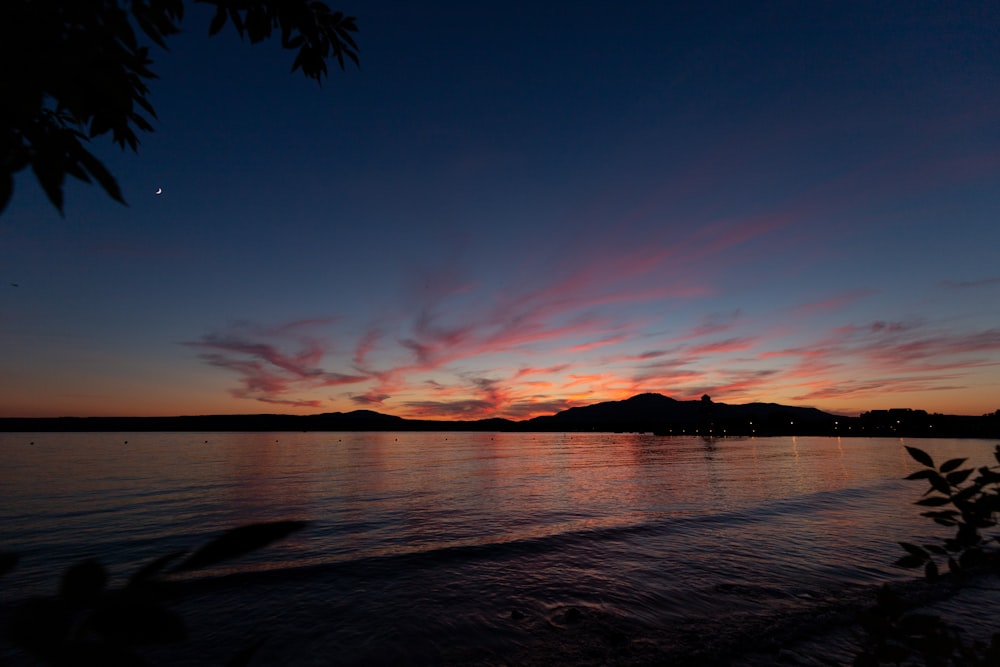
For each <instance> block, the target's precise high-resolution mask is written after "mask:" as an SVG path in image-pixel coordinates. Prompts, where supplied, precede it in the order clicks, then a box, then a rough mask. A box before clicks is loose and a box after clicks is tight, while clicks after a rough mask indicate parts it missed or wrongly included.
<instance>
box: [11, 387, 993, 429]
mask: <svg viewBox="0 0 1000 667" xmlns="http://www.w3.org/2000/svg"><path fill="white" fill-rule="evenodd" d="M5 431H6V432H45V431H48V432H54V431H67V432H74V431H89V432H100V431H109V432H113V431H119V432H120V431H243V432H249V431H496V432H501V431H508V432H517V431H525V432H530V431H535V432H538V431H548V432H569V431H602V432H617V431H623V432H641V433H654V434H658V435H700V436H707V437H727V436H747V435H751V436H766V435H837V436H892V437H901V436H907V437H920V436H933V437H977V438H994V437H1000V410H998V411H997V412H996V413H993V414H988V415H983V416H982V417H972V416H958V415H939V414H933V415H930V414H928V413H927V412H925V411H923V410H909V409H896V410H872V411H871V412H866V413H862V414H861V416H860V417H845V416H839V415H834V414H831V413H828V412H823V411H822V410H817V409H816V408H805V407H795V406H789V405H781V404H778V403H745V404H734V405H730V404H728V403H716V402H714V401H712V399H711V398H710V397H709V396H707V395H706V396H702V398H701V400H692V401H679V400H677V399H674V398H670V397H668V396H663V395H662V394H653V393H647V394H638V395H636V396H632V397H631V398H627V399H625V400H621V401H604V402H601V403H595V404H593V405H587V406H581V407H575V408H569V409H568V410H563V411H561V412H557V413H556V414H553V415H546V416H542V417H534V418H533V419H527V420H524V421H512V420H509V419H501V418H496V417H495V418H491V419H479V420H466V421H454V420H452V421H446V420H430V419H405V418H403V417H397V416H394V415H387V414H383V413H381V412H375V411H373V410H354V411H351V412H327V413H322V414H316V415H281V414H257V415H199V416H180V417H53V418H20V417H7V418H0V432H5Z"/></svg>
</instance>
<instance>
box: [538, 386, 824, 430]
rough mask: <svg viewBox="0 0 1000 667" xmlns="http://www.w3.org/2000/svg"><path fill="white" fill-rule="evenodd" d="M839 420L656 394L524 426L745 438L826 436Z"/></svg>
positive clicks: (783, 408) (807, 411)
mask: <svg viewBox="0 0 1000 667" xmlns="http://www.w3.org/2000/svg"><path fill="white" fill-rule="evenodd" d="M841 419H843V417H838V416H837V415H832V414H829V413H827V412H823V411H821V410H817V409H816V408H798V407H792V406H787V405H779V404H777V403H748V404H745V405H729V404H727V403H715V402H713V401H712V400H710V399H708V398H707V397H705V398H703V399H702V400H700V401H678V400H676V399H673V398H669V397H667V396H663V395H662V394H639V395H637V396H633V397H631V398H627V399H625V400H623V401H608V402H605V403H596V404H594V405H588V406H584V407H578V408H570V409H569V410H564V411H562V412H559V413H557V414H554V415H551V416H546V417H535V418H534V419H531V420H528V422H527V424H529V425H531V426H532V427H534V428H533V429H532V430H543V431H550V430H560V431H565V430H569V431H580V430H587V431H590V430H594V431H643V432H646V431H652V432H655V433H674V434H680V433H694V432H695V431H697V432H698V433H700V434H703V435H706V434H709V433H711V434H713V435H722V434H723V433H731V434H737V433H741V434H749V433H759V434H763V433H787V432H789V431H795V432H798V433H803V434H805V433H815V432H826V431H827V430H829V429H831V428H832V427H833V426H834V424H835V422H837V421H838V420H841Z"/></svg>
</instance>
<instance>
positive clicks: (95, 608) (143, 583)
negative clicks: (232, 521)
mask: <svg viewBox="0 0 1000 667" xmlns="http://www.w3.org/2000/svg"><path fill="white" fill-rule="evenodd" d="M305 526H306V523H305V522H304V521H274V522H268V523H256V524H250V525H246V526H240V527H238V528H234V529H232V530H229V531H227V532H226V533H223V534H222V535H221V536H219V537H218V538H216V539H214V540H212V541H210V542H208V543H207V544H205V545H203V546H202V547H201V548H199V549H198V550H196V551H195V552H194V553H193V554H192V555H191V556H190V557H189V558H187V559H185V560H183V561H181V563H180V564H179V565H178V566H176V567H174V568H173V569H172V570H169V571H168V572H167V573H166V574H164V571H165V570H166V567H167V566H168V565H169V564H170V563H172V562H174V561H176V560H177V559H179V558H181V557H183V556H184V552H177V553H172V554H168V555H166V556H162V557H160V558H157V559H156V560H154V561H153V562H152V563H149V564H148V565H146V566H144V567H142V568H140V569H139V570H138V571H136V572H135V573H134V574H133V575H132V576H131V577H130V578H129V579H128V582H127V583H126V584H125V585H124V586H122V587H121V588H119V589H117V590H112V589H109V588H108V573H107V570H106V569H105V568H104V566H103V565H102V564H101V563H100V562H98V561H97V560H94V559H88V560H85V561H82V562H80V563H77V564H75V565H72V566H70V567H69V568H67V569H66V571H65V572H64V573H63V576H62V579H61V580H60V583H59V589H58V593H57V594H56V595H52V596H45V597H34V598H30V599H28V600H26V601H25V602H23V603H22V604H21V605H20V606H18V607H17V608H15V609H14V611H13V613H12V615H11V618H10V620H9V622H8V624H7V627H6V631H7V633H8V636H9V637H10V639H11V641H12V642H13V643H14V644H15V645H16V646H18V647H20V648H21V649H23V650H25V651H27V652H28V653H31V654H33V655H34V656H36V657H38V658H41V659H43V660H45V661H47V662H49V663H50V664H53V665H70V664H72V665H78V664H93V665H142V664H143V660H142V657H141V655H140V654H139V653H138V652H137V651H136V649H137V648H139V647H141V646H146V645H150V644H164V643H172V642H177V641H181V640H183V639H185V638H186V637H187V629H186V627H185V625H184V621H183V620H182V619H181V618H180V616H178V615H177V614H176V613H175V612H174V611H172V610H171V609H169V608H168V607H167V606H166V604H165V598H166V597H167V593H168V592H169V591H170V588H171V587H170V583H171V581H170V580H169V578H168V577H169V574H170V573H174V572H190V571H193V570H198V569H201V568H204V567H208V566H210V565H215V564H218V563H221V562H224V561H226V560H230V559H232V558H236V557H238V556H242V555H244V554H247V553H249V552H251V551H255V550H257V549H260V548H262V547H264V546H266V545H268V544H271V543H273V542H275V541H276V540H280V539H282V538H284V537H287V536H288V535H290V534H292V533H294V532H297V531H299V530H301V529H302V528H304V527H305ZM15 563H16V556H14V555H12V554H0V564H2V565H4V566H6V567H5V568H4V569H0V574H3V573H4V572H8V571H10V570H11V569H13V566H14V564H15ZM263 641H264V640H263V638H258V639H257V640H256V641H255V642H253V643H251V644H250V645H248V646H247V647H245V648H243V649H242V650H240V651H239V652H238V653H236V654H235V655H234V656H233V657H232V658H231V660H230V661H229V663H228V664H229V665H231V666H232V667H237V666H238V665H246V664H248V663H249V661H250V660H251V659H252V657H253V655H254V654H255V653H256V652H257V650H258V649H260V647H261V645H262V644H263Z"/></svg>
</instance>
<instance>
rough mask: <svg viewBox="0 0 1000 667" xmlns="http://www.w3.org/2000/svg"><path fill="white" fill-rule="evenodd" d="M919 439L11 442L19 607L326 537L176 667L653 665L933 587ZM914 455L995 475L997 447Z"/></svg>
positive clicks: (224, 603) (236, 571)
mask: <svg viewBox="0 0 1000 667" xmlns="http://www.w3.org/2000/svg"><path fill="white" fill-rule="evenodd" d="M903 444H904V443H903V442H902V441H900V440H891V439H864V438H857V439H836V438H762V439H726V440H717V441H715V442H707V441H705V440H702V439H698V438H664V437H656V436H651V435H640V434H511V433H494V434H490V433H251V434H247V433H200V434H199V433H169V434H167V433H130V434H122V433H103V434H56V433H47V434H23V433H15V434H0V452H2V456H3V466H2V469H0V544H2V547H0V548H2V549H3V550H4V551H16V552H18V553H20V554H21V563H20V565H19V567H18V568H17V570H16V571H15V573H13V574H11V575H8V576H7V577H5V578H4V580H3V584H4V596H5V598H7V599H8V600H10V599H15V598H20V597H24V596H27V595H30V594H38V593H51V592H53V590H52V589H53V588H54V586H55V581H56V579H57V576H58V573H59V572H61V570H62V569H63V568H64V567H66V566H67V565H69V564H72V563H74V562H76V561H78V560H80V559H82V558H85V557H97V558H99V559H100V560H101V561H102V562H104V563H105V564H106V565H107V566H108V567H109V569H110V570H111V572H112V574H113V576H114V577H115V578H116V581H118V582H120V581H121V580H123V579H124V578H125V577H126V576H127V575H128V574H129V573H130V572H132V571H134V570H135V569H136V568H138V567H140V566H141V565H143V564H145V563H147V562H149V561H151V560H152V559H154V558H156V557H157V556H161V555H163V554H166V553H169V552H171V551H174V550H177V549H191V548H194V547H196V546H198V545H199V544H201V543H203V542H205V541H206V540H208V539H210V538H212V537H214V536H216V535H218V534H219V533H220V532H222V531H223V530H225V529H227V528H230V527H233V526H237V525H241V524H245V523H251V522H256V521H270V520H278V519H304V520H307V521H308V522H309V524H308V527H307V528H306V529H305V530H304V531H302V532H301V533H298V534H296V535H294V536H292V537H290V538H289V539H287V540H285V541H283V542H281V543H278V544H275V545H272V546H270V547H268V548H266V549H264V550H261V551H259V552H257V553H255V554H252V555H250V556H247V557H244V558H243V559H240V560H238V561H234V562H232V563H230V564H227V565H225V566H223V567H218V568H216V569H215V570H211V571H207V572H205V573H203V575H204V576H205V577H208V579H205V580H200V581H198V582H194V583H193V584H192V585H191V590H190V592H189V594H188V595H187V596H186V597H185V598H184V599H183V600H180V601H178V602H177V606H178V607H179V609H180V611H181V612H182V613H183V614H184V616H185V618H186V619H187V620H188V622H189V625H190V626H191V634H192V639H191V641H190V642H188V643H187V644H185V645H184V646H183V647H172V648H168V649H157V650H155V651H151V652H150V653H149V654H148V655H149V657H150V658H151V660H152V661H153V662H154V663H156V662H157V661H161V662H162V663H163V664H192V665H194V664H220V663H221V662H224V661H225V658H226V657H227V656H228V655H230V654H232V652H233V651H235V650H236V649H238V648H240V647H241V646H244V645H246V643H247V641H248V637H254V636H259V635H260V633H262V632H263V633H266V635H267V641H266V643H265V644H264V647H263V648H262V649H261V652H260V653H259V654H258V659H259V661H260V662H259V664H271V663H274V664H350V665H354V664H358V665H361V664H414V665H417V664H439V663H447V662H452V663H456V664H458V663H465V662H480V663H484V664H502V663H503V662H506V661H507V660H508V659H509V658H510V657H511V656H520V657H518V658H515V659H514V660H515V661H516V662H522V663H530V662H531V659H529V658H526V657H525V656H532V655H534V656H545V655H547V653H546V652H547V651H548V652H552V651H555V653H554V654H553V655H556V656H559V655H562V656H565V655H575V656H576V658H574V661H578V658H579V657H580V655H586V656H588V657H589V658H594V659H596V660H597V661H598V662H601V660H600V659H599V658H600V657H601V655H603V656H604V658H607V655H608V654H607V653H606V652H607V651H618V652H619V653H620V652H621V651H625V652H626V653H628V652H631V654H633V657H635V658H636V660H637V661H638V662H642V661H643V655H644V654H643V651H651V652H652V653H651V655H662V651H663V650H669V649H670V647H669V646H666V647H665V644H669V643H670V642H671V641H674V642H681V643H683V642H684V641H688V642H689V643H690V642H691V641H692V640H691V639H690V637H689V638H688V639H684V636H685V635H684V633H685V632H689V633H691V632H703V630H704V628H705V627H718V626H720V624H722V625H725V626H726V627H727V628H729V631H733V630H732V628H733V627H736V628H740V627H742V628H745V629H753V628H754V627H755V626H756V625H759V624H764V625H768V624H773V619H776V618H788V617H789V615H794V614H796V613H806V614H808V613H814V612H815V610H816V609H820V608H829V606H830V605H832V604H835V602H836V601H837V600H838V599H843V598H844V597H845V596H850V595H854V594H855V593H854V592H858V594H859V595H860V594H861V593H862V592H863V593H864V594H865V595H867V594H868V592H869V589H870V588H871V587H873V586H874V585H876V584H878V583H880V582H882V581H887V580H900V579H907V578H911V577H912V575H911V574H910V573H907V572H905V571H901V570H899V569H897V568H894V567H893V566H892V562H893V561H894V560H895V559H896V558H898V557H899V556H900V555H901V551H900V549H899V547H898V546H897V545H896V544H895V543H896V542H897V541H904V540H905V541H914V540H915V539H919V538H921V537H929V536H931V535H933V534H941V533H939V532H938V531H936V530H935V526H934V525H933V524H931V523H930V522H928V521H927V520H926V519H923V518H921V517H919V516H918V508H916V507H914V506H913V505H912V502H913V501H914V500H915V499H916V498H917V497H918V496H919V494H920V493H921V492H922V491H923V487H922V486H921V484H922V483H920V482H905V481H902V480H901V478H902V477H904V476H905V475H906V474H908V473H909V472H912V471H913V470H915V469H917V468H918V467H919V466H918V465H917V464H916V463H915V462H913V461H912V460H911V459H910V458H909V456H908V455H907V454H906V452H905V451H904V448H903ZM907 444H911V445H914V446H918V447H921V448H922V449H925V450H926V451H928V452H929V453H931V454H932V455H933V456H934V457H935V458H936V459H937V460H938V461H943V460H945V459H947V458H952V457H960V456H968V457H971V458H972V462H973V463H977V464H990V463H992V462H993V461H992V450H993V447H994V444H995V443H993V442H992V441H977V440H920V441H914V442H911V443H907ZM706 641H707V640H706ZM623 646H624V647H625V648H622V647H623ZM566 651H569V652H570V653H568V654H567V653H566ZM574 651H575V653H574ZM656 651H660V652H661V653H659V654H657V653H656ZM581 652H582V653H581ZM602 652H605V653H602ZM619 657H621V656H619ZM557 659H558V658H557ZM538 660H539V662H538V664H543V663H544V662H548V660H545V659H543V658H538ZM623 660H624V658H623ZM625 663H627V660H624V662H623V664H625Z"/></svg>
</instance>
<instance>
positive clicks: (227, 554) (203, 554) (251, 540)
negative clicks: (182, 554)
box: [172, 521, 306, 572]
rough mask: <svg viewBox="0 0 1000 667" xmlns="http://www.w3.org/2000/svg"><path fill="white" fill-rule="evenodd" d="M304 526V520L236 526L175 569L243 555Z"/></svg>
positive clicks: (183, 570) (211, 563) (199, 565)
mask: <svg viewBox="0 0 1000 667" xmlns="http://www.w3.org/2000/svg"><path fill="white" fill-rule="evenodd" d="M305 526H306V522H305V521H272V522H268V523H252V524H250V525H247V526H240V527H238V528H233V529H231V530H228V531H226V532H225V533H223V534H222V535H220V536H219V537H217V538H216V539H214V540H212V541H211V542H209V543H208V544H205V545H204V546H202V547H201V548H200V549H198V550H197V551H195V552H194V553H193V554H191V556H190V557H188V558H186V559H185V560H184V561H183V562H181V563H180V564H179V565H178V566H177V567H175V568H174V569H173V570H172V571H173V572H187V571H190V570H197V569H199V568H202V567H207V566H209V565H215V564H216V563H220V562H222V561H224V560H229V559H231V558H236V557H238V556H242V555H244V554H247V553H250V552H251V551H256V550H257V549H260V548H261V547H266V546H267V545H268V544H271V543H272V542H276V541H278V540H280V539H282V538H285V537H287V536H288V535H290V534H292V533H294V532H296V531H299V530H302V529H303V528H305Z"/></svg>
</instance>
